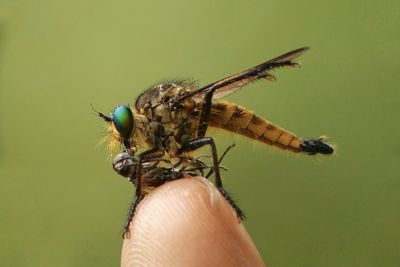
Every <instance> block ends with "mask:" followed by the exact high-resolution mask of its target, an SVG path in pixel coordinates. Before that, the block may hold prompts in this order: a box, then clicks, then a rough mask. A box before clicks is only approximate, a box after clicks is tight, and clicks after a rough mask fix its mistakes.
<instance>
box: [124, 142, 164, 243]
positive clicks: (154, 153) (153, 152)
mask: <svg viewBox="0 0 400 267" xmlns="http://www.w3.org/2000/svg"><path fill="white" fill-rule="evenodd" d="M161 153H162V154H164V152H162V151H159V150H158V149H150V150H147V151H144V152H143V153H141V154H140V155H139V156H138V160H137V165H136V170H135V172H134V173H135V177H136V190H135V197H134V199H133V201H132V203H131V206H130V208H129V213H128V218H127V220H126V222H125V225H124V233H123V235H122V237H123V238H129V237H130V234H129V225H130V224H131V222H132V218H133V216H134V215H135V211H136V208H137V206H138V205H139V203H140V201H142V199H143V197H144V196H143V194H142V182H143V177H142V164H143V163H145V162H146V160H148V159H149V160H151V158H154V157H159V156H160V155H161ZM161 156H162V155H161ZM132 179H133V178H132Z"/></svg>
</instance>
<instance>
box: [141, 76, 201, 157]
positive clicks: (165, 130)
mask: <svg viewBox="0 0 400 267" xmlns="http://www.w3.org/2000/svg"><path fill="white" fill-rule="evenodd" d="M193 88H194V87H193V85H192V84H189V83H183V82H180V83H179V82H167V83H164V84H159V85H155V86H153V87H151V88H149V89H147V90H146V91H145V92H144V93H143V94H142V95H140V96H139V98H138V99H137V101H136V104H135V107H136V110H137V112H138V114H140V115H142V116H145V118H146V119H147V121H148V123H144V124H143V129H142V130H141V131H142V134H143V135H144V136H145V139H146V142H147V143H148V145H149V146H150V147H151V148H159V149H162V150H165V151H166V152H168V153H169V154H171V155H174V154H175V152H176V150H177V149H179V148H180V146H181V145H182V144H184V143H186V142H187V141H189V140H191V139H195V138H196V137H197V136H196V133H197V128H198V120H199V114H200V110H199V108H198V105H197V103H196V101H195V99H194V98H192V97H187V98H185V99H184V100H182V101H178V102H176V101H174V99H176V98H177V97H179V96H181V95H183V94H187V93H188V92H190V91H191V90H193Z"/></svg>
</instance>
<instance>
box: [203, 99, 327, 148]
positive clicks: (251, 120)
mask: <svg viewBox="0 0 400 267" xmlns="http://www.w3.org/2000/svg"><path fill="white" fill-rule="evenodd" d="M209 126H211V127H217V128H222V129H225V130H228V131H231V132H235V133H238V134H241V135H244V136H247V137H249V138H251V139H254V140H257V141H260V142H262V143H265V144H268V145H272V146H276V147H279V148H281V149H285V150H291V151H293V152H306V153H308V154H316V153H322V154H332V153H333V148H332V147H331V146H329V145H328V144H326V143H324V141H323V139H322V138H318V139H302V138H299V137H297V136H296V135H295V134H293V133H291V132H289V131H287V130H285V129H283V128H281V127H279V126H277V125H274V124H272V123H271V122H269V121H267V120H266V119H263V118H261V117H259V116H257V115H256V114H255V113H254V112H253V111H250V110H248V109H245V108H242V107H240V106H238V105H236V104H233V103H226V102H222V103H213V104H212V106H211V115H210V121H209Z"/></svg>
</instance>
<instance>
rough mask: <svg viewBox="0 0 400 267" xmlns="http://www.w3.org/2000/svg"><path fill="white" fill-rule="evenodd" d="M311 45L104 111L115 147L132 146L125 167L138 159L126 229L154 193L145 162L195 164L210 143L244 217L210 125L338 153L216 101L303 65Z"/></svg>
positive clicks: (287, 146)
mask: <svg viewBox="0 0 400 267" xmlns="http://www.w3.org/2000/svg"><path fill="white" fill-rule="evenodd" d="M307 50H308V48H307V47H303V48H299V49H296V50H293V51H291V52H288V53H286V54H283V55H281V56H278V57H275V58H273V59H271V60H268V61H266V62H264V63H262V64H260V65H257V66H255V67H253V68H250V69H248V70H246V71H243V72H240V73H238V74H235V75H232V76H229V77H226V78H224V79H221V80H218V81H216V82H213V83H210V84H208V85H206V86H203V87H200V88H199V87H197V86H196V84H195V83H193V82H187V81H166V82H163V83H160V84H156V85H153V86H151V87H150V88H148V89H147V90H145V91H144V92H143V93H142V94H140V95H139V97H138V98H137V99H136V101H135V103H134V105H133V108H131V107H129V106H118V107H116V108H115V109H114V111H113V112H112V113H111V114H110V116H106V115H104V114H102V113H100V112H98V116H100V117H101V118H102V119H104V120H105V121H106V122H107V123H108V137H109V148H110V149H111V150H112V149H114V148H115V147H117V146H118V145H119V144H122V145H123V146H124V147H125V149H126V150H125V152H123V154H124V156H123V157H124V158H125V161H124V160H122V161H120V163H121V162H122V163H123V162H125V163H123V164H121V165H120V167H121V166H122V167H124V166H125V165H126V158H130V159H131V160H132V164H127V165H126V166H135V168H134V173H130V174H129V175H131V176H132V177H134V178H133V180H134V181H135V184H136V192H135V199H134V202H133V203H132V205H131V209H130V213H129V216H128V222H127V224H126V225H125V233H127V232H128V228H129V223H130V221H131V220H132V217H133V215H134V212H135V208H136V206H137V205H138V203H139V202H140V201H141V200H142V199H143V197H144V195H145V194H146V193H147V192H148V190H147V184H148V183H146V181H145V180H146V179H149V178H148V177H149V175H147V176H143V175H142V173H143V171H145V172H148V171H149V170H150V167H148V166H146V165H145V164H149V162H157V164H159V163H160V161H163V160H167V161H170V162H171V164H173V165H176V166H186V165H191V164H192V163H191V162H193V158H192V157H191V156H190V152H193V151H195V150H197V149H198V148H200V147H203V146H205V145H208V146H210V148H211V152H212V154H211V155H212V162H213V166H212V171H213V172H214V173H215V184H216V187H217V188H218V190H219V191H220V192H221V193H222V195H223V196H224V197H225V198H226V199H227V200H228V202H229V203H230V204H231V205H232V207H233V208H234V210H235V211H236V213H237V215H238V218H239V219H243V218H244V215H243V213H242V211H241V210H240V209H239V207H238V206H237V205H236V204H235V203H234V202H233V201H232V199H231V198H230V196H229V195H228V194H227V193H226V191H225V190H224V188H223V186H222V181H221V174H220V168H219V159H218V156H217V148H216V145H215V142H214V140H213V138H212V137H210V136H207V135H206V133H207V129H208V127H209V126H210V127H215V128H221V129H224V130H227V131H230V132H234V133H238V134H240V135H244V136H246V137H249V138H251V139H253V140H257V141H259V142H262V143H264V144H267V145H271V146H275V147H277V148H280V149H283V150H288V151H291V152H294V153H303V154H308V155H314V154H318V153H320V154H332V153H333V148H332V147H331V146H330V145H329V144H327V143H325V141H324V140H323V138H316V139H303V138H300V137H297V136H296V135H295V134H293V133H291V132H289V131H287V130H285V129H283V128H281V127H279V126H277V125H275V124H272V123H271V122H269V121H267V120H266V119H264V118H262V117H259V116H257V115H256V114H255V113H254V112H252V111H250V110H248V109H246V108H243V107H240V106H238V105H236V104H233V103H228V102H215V101H216V100H218V99H221V98H223V97H225V96H227V95H229V94H232V93H233V92H236V91H238V90H239V89H241V88H242V87H244V86H245V85H248V84H250V83H252V82H255V81H257V80H269V81H273V80H275V77H274V76H273V75H272V74H271V73H270V71H272V70H275V69H277V68H283V67H296V66H298V64H297V63H296V62H293V60H294V59H295V58H297V57H299V56H300V55H301V54H303V53H304V52H305V51H307ZM139 151H140V153H139ZM119 160H121V158H119ZM116 163H118V159H114V164H113V165H114V169H115V167H116ZM200 165H201V164H200ZM157 168H158V167H155V169H156V170H157ZM179 168H184V167H179ZM128 169H131V168H128ZM173 169H174V167H170V168H167V169H166V170H167V175H165V174H164V175H159V177H161V179H164V178H167V179H168V177H169V175H172V174H171V173H172V170H173ZM158 171H160V170H158ZM146 177H147V178H146ZM156 184H157V183H156Z"/></svg>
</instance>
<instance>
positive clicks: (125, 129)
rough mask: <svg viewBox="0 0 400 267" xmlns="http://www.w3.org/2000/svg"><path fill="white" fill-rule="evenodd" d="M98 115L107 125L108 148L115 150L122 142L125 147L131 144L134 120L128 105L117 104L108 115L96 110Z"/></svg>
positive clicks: (129, 146)
mask: <svg viewBox="0 0 400 267" xmlns="http://www.w3.org/2000/svg"><path fill="white" fill-rule="evenodd" d="M97 114H98V116H99V117H101V118H102V119H103V120H105V121H106V122H107V123H108V124H109V125H108V127H107V132H108V136H107V138H109V144H108V148H109V149H110V151H115V150H116V148H117V147H118V146H119V145H120V144H122V145H123V146H124V147H125V148H131V146H132V133H133V130H134V128H135V120H134V116H133V113H132V110H131V109H130V108H129V107H128V106H124V105H123V106H117V107H116V108H115V109H114V110H113V112H111V114H110V116H109V117H108V116H105V115H104V114H102V113H100V112H97Z"/></svg>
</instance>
